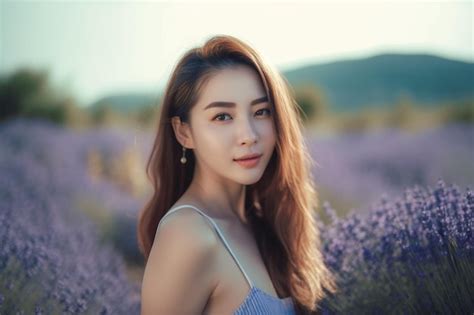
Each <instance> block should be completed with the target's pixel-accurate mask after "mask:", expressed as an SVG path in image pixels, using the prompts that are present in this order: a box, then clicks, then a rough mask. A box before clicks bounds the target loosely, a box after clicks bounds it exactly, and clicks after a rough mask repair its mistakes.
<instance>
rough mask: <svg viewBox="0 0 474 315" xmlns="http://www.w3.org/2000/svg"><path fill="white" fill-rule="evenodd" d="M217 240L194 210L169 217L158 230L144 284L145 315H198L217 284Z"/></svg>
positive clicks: (184, 208) (143, 303)
mask: <svg viewBox="0 0 474 315" xmlns="http://www.w3.org/2000/svg"><path fill="white" fill-rule="evenodd" d="M217 246H218V240H217V237H216V234H215V233H214V231H213V230H212V227H211V226H210V223H209V222H207V219H206V218H204V217H203V216H202V215H201V214H199V213H197V211H195V210H194V209H192V208H186V207H183V208H181V209H179V210H177V211H174V212H173V213H170V214H169V215H167V216H166V217H165V218H164V219H163V221H162V222H161V223H160V226H159V228H158V229H157V231H156V235H155V239H154V242H153V246H152V249H151V252H150V256H149V258H148V261H147V263H146V266H145V272H144V276H143V283H142V312H141V314H142V315H145V314H197V313H201V312H202V310H203V309H204V308H205V305H206V303H207V300H208V298H209V297H210V296H211V294H212V292H213V290H214V289H215V287H216V285H217V277H216V276H215V274H214V270H215V268H214V264H215V256H216V252H217Z"/></svg>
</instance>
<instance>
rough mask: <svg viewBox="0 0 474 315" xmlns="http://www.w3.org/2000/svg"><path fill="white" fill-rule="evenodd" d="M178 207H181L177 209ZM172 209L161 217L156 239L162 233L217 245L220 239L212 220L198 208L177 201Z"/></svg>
mask: <svg viewBox="0 0 474 315" xmlns="http://www.w3.org/2000/svg"><path fill="white" fill-rule="evenodd" d="M180 206H181V207H180ZM176 207H180V208H179V209H175V208H176ZM170 210H174V211H172V212H171V213H168V212H167V213H166V214H165V216H164V217H163V218H162V219H161V221H160V224H159V227H158V229H157V232H156V235H155V240H156V239H157V238H158V237H159V236H160V235H161V236H162V237H167V238H168V237H172V238H179V239H181V240H182V241H188V240H192V242H191V244H193V245H200V246H208V247H212V246H216V245H217V242H218V239H217V237H216V234H215V233H214V231H213V228H212V226H211V224H210V222H208V219H207V218H206V217H204V216H203V215H202V214H200V213H199V212H198V211H197V210H196V209H194V208H192V207H190V206H189V205H185V204H182V205H180V204H178V203H176V204H174V205H173V206H172V207H171V208H170ZM170 210H168V211H170ZM196 243H198V244H196Z"/></svg>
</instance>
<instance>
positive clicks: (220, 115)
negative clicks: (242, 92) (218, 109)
mask: <svg viewBox="0 0 474 315" xmlns="http://www.w3.org/2000/svg"><path fill="white" fill-rule="evenodd" d="M225 115H227V116H229V114H219V115H217V116H216V117H214V119H213V120H219V121H223V120H225V119H216V118H218V117H223V116H225ZM229 117H230V116H229Z"/></svg>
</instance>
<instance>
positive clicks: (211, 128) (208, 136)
mask: <svg viewBox="0 0 474 315" xmlns="http://www.w3.org/2000/svg"><path fill="white" fill-rule="evenodd" d="M190 117H191V118H190V119H191V128H192V142H193V146H194V147H193V150H194V153H195V155H196V158H197V163H198V164H199V166H200V167H201V171H203V173H204V174H206V176H207V175H217V178H224V179H226V178H227V179H229V180H231V181H234V182H238V183H240V184H243V185H250V184H253V183H256V182H257V181H258V180H259V179H260V178H261V176H262V175H263V172H264V171H265V168H266V166H267V164H268V162H269V160H270V158H271V156H272V153H273V150H274V147H275V141H276V135H275V128H274V122H273V108H272V105H271V104H270V103H269V101H268V99H267V95H266V93H265V89H264V87H263V85H262V83H261V80H260V77H259V75H258V74H257V72H256V71H255V70H253V69H252V68H250V67H247V66H236V67H232V68H225V69H223V70H219V71H218V72H216V73H215V74H214V75H213V76H212V77H211V78H210V79H209V80H208V81H207V83H206V84H205V85H204V86H203V89H202V91H201V94H200V96H199V100H198V102H197V103H196V104H195V106H194V107H193V108H192V109H191V115H190ZM254 153H258V154H263V155H262V156H261V158H260V160H259V162H258V164H257V165H256V166H254V167H250V168H248V167H243V166H242V165H240V164H239V163H237V162H236V161H235V159H237V158H240V157H242V156H244V155H248V154H254Z"/></svg>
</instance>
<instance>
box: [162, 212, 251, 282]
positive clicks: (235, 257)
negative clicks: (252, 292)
mask: <svg viewBox="0 0 474 315" xmlns="http://www.w3.org/2000/svg"><path fill="white" fill-rule="evenodd" d="M184 207H190V208H192V209H194V210H196V211H197V212H199V213H200V214H201V215H203V216H204V217H205V218H207V219H208V221H209V222H211V224H212V225H213V227H214V228H215V230H216V231H217V234H218V235H219V237H220V238H221V239H222V241H223V242H224V245H225V247H226V248H227V250H228V251H229V252H230V254H231V255H232V258H233V259H234V260H235V262H236V263H237V265H238V266H239V269H240V271H242V273H243V274H244V276H245V279H247V282H248V283H249V285H250V287H251V288H252V287H253V284H252V281H251V280H250V278H249V277H248V276H247V274H246V273H245V270H244V268H242V265H241V264H240V262H239V260H238V259H237V256H236V255H235V254H234V252H233V251H232V249H231V248H230V246H229V244H228V243H227V241H226V239H225V237H224V235H223V234H222V232H221V231H220V229H219V227H218V226H217V224H216V223H215V222H214V220H212V219H211V217H209V216H208V215H206V214H205V213H204V212H202V211H201V210H199V209H198V208H196V207H195V206H193V205H181V206H177V207H174V208H173V209H171V210H169V211H168V212H167V213H166V214H165V215H164V216H163V218H161V220H160V223H158V227H159V226H160V224H161V222H163V219H164V218H165V217H166V216H167V215H169V214H170V213H172V212H175V211H176V210H179V209H181V208H184Z"/></svg>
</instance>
